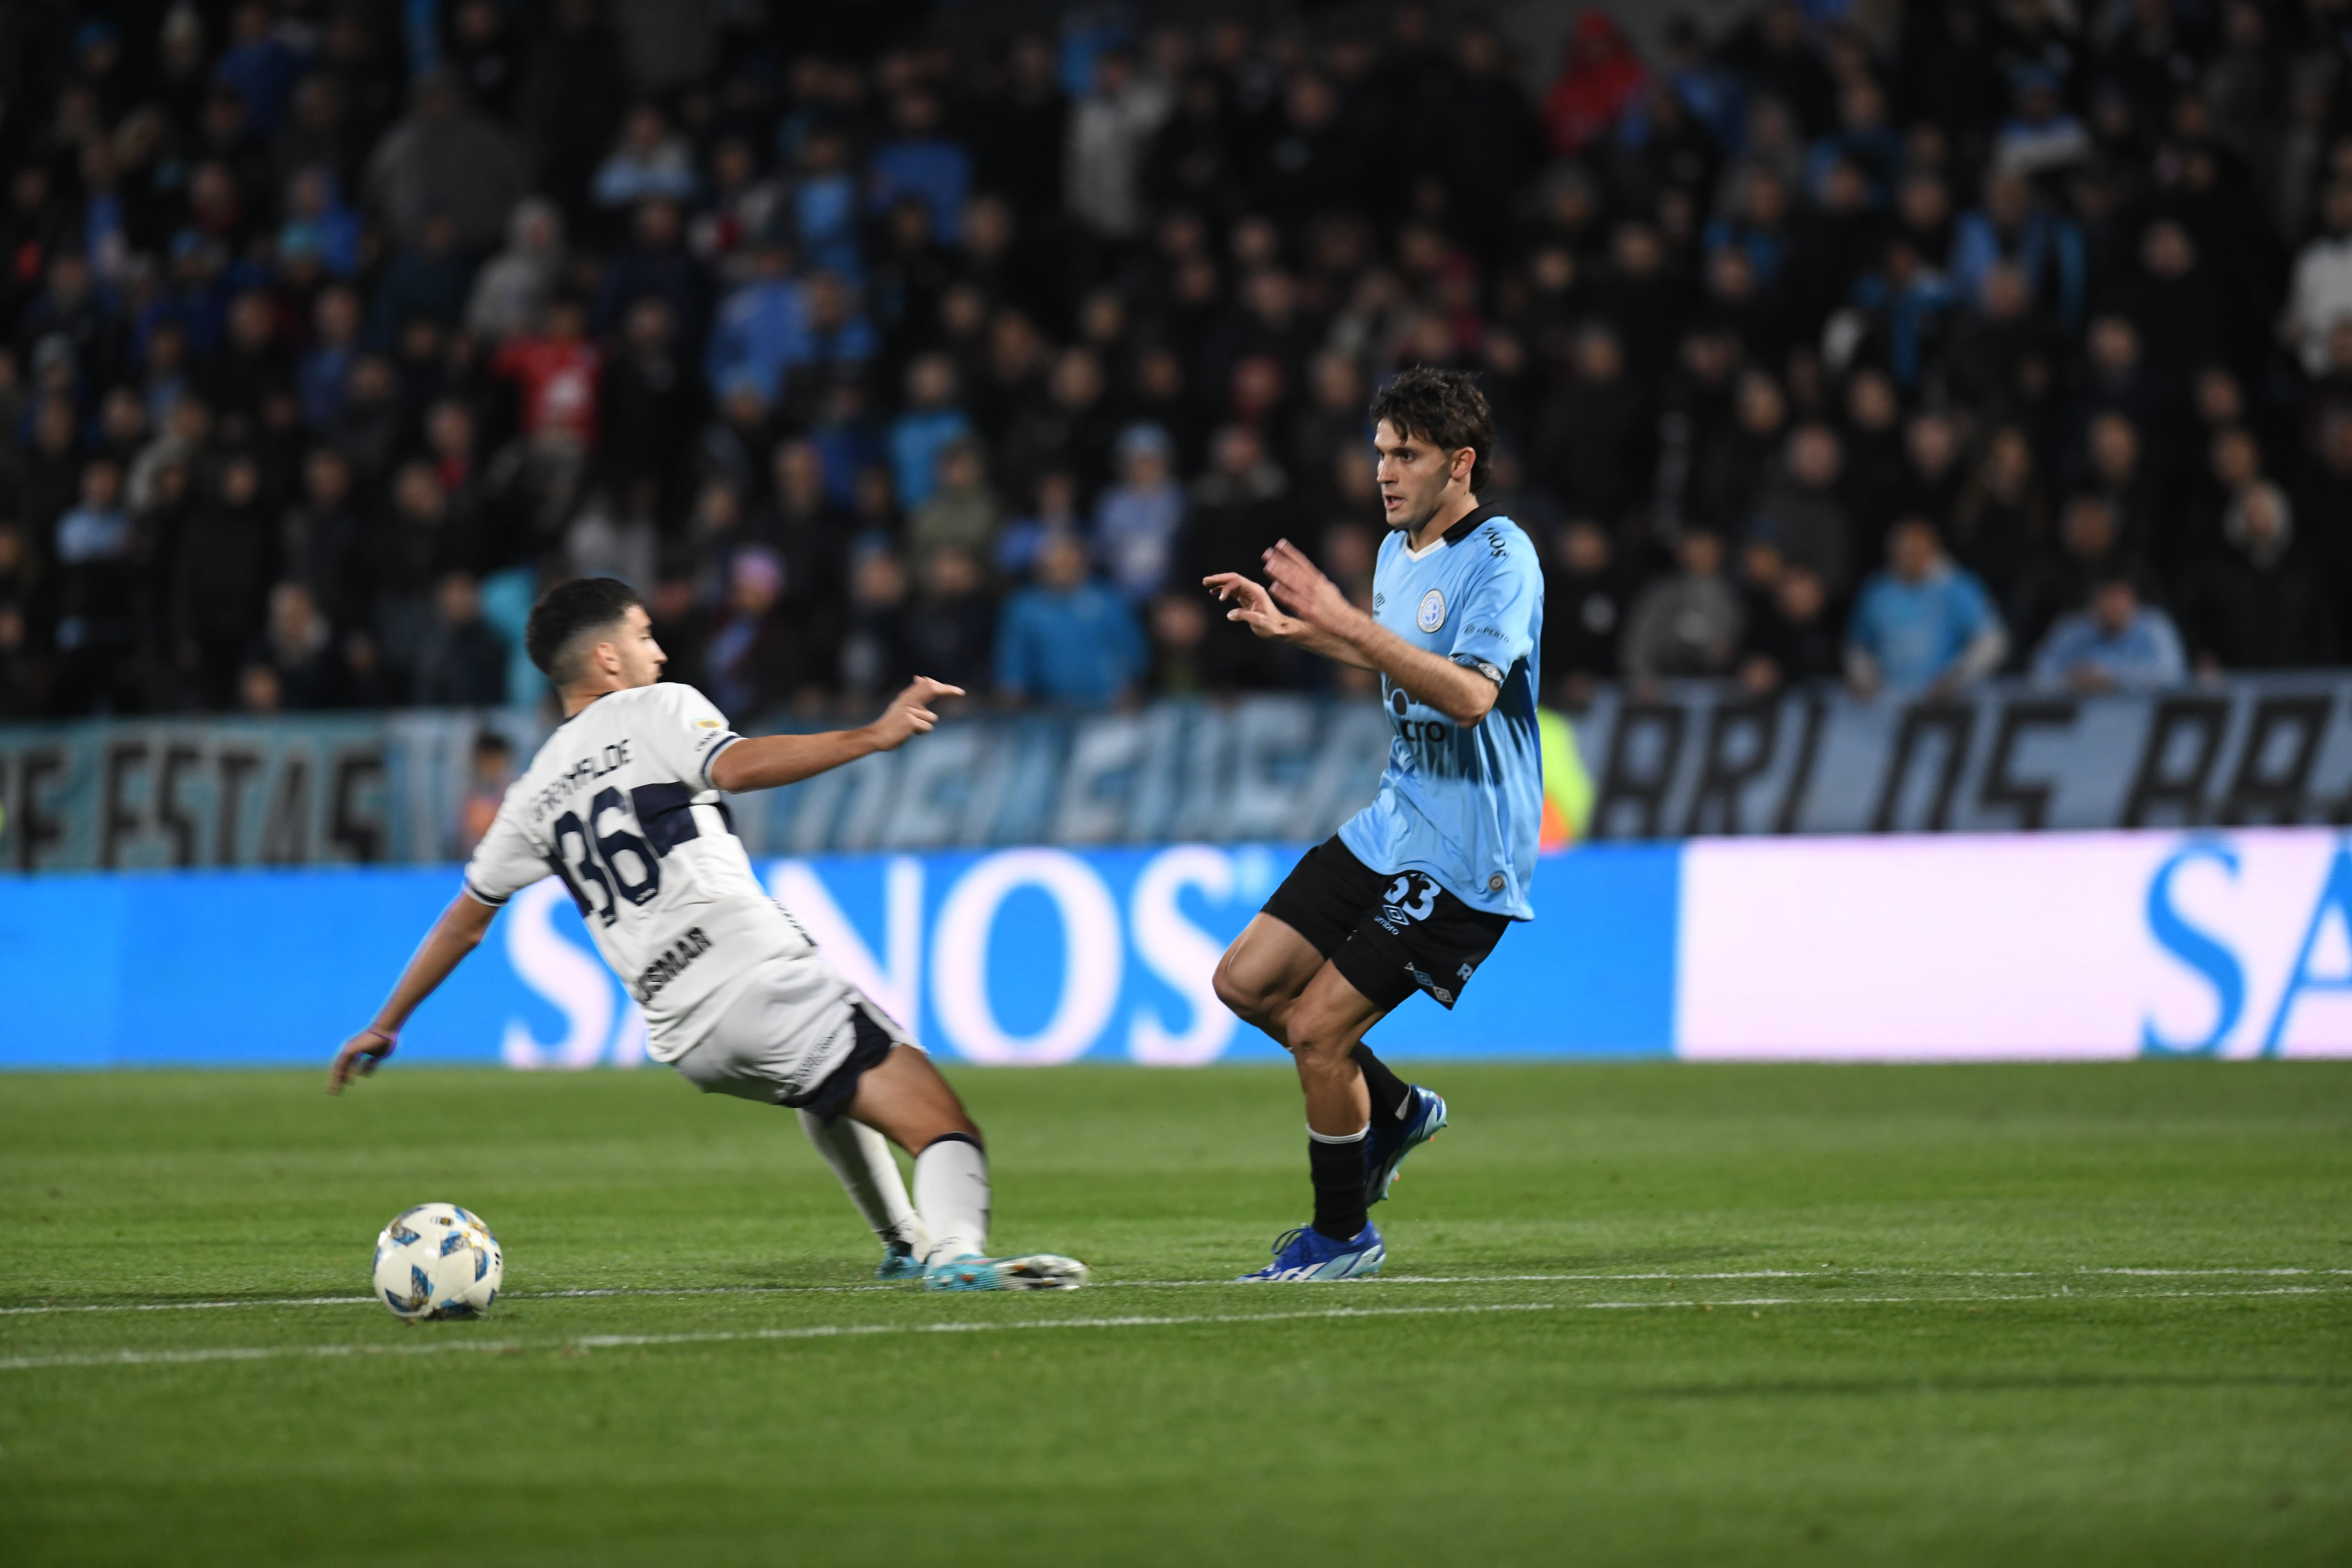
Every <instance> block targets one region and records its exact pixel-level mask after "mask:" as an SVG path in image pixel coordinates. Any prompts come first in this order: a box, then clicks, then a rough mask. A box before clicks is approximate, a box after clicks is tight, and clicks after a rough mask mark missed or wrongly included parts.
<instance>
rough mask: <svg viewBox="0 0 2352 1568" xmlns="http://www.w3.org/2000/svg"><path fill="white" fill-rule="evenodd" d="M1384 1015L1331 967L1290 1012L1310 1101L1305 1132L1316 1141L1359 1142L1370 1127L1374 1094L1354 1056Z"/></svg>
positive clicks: (1294, 1055)
mask: <svg viewBox="0 0 2352 1568" xmlns="http://www.w3.org/2000/svg"><path fill="white" fill-rule="evenodd" d="M1386 1013H1387V1009H1386V1008H1384V1007H1381V1005H1378V1004H1377V1003H1375V1002H1373V1001H1372V1000H1371V999H1370V997H1368V996H1366V995H1365V994H1363V993H1362V992H1360V991H1359V990H1357V989H1356V988H1355V987H1354V986H1353V985H1351V984H1349V983H1348V978H1347V976H1345V975H1343V974H1341V973H1339V970H1338V969H1337V968H1335V967H1333V966H1332V965H1331V964H1328V963H1326V964H1324V965H1323V966H1322V968H1320V969H1318V970H1317V971H1316V973H1315V977H1314V978H1313V979H1312V980H1310V981H1308V982H1307V989H1306V991H1305V992H1304V993H1302V994H1300V995H1299V997H1298V999H1297V1001H1296V1002H1293V1003H1292V1004H1291V1005H1290V1006H1289V1008H1288V1009H1287V1012H1286V1023H1287V1026H1288V1033H1289V1044H1290V1056H1291V1060H1292V1062H1293V1063H1294V1064H1296V1066H1297V1068H1298V1087H1299V1089H1300V1090H1301V1091H1302V1092H1303V1093H1304V1094H1305V1095H1306V1097H1307V1131H1310V1132H1313V1133H1314V1134H1315V1135H1316V1136H1317V1137H1318V1138H1347V1139H1356V1138H1360V1137H1362V1136H1363V1134H1364V1132H1365V1130H1366V1129H1368V1128H1369V1127H1370V1125H1371V1121H1372V1100H1371V1095H1370V1091H1369V1090H1368V1089H1366V1088H1365V1087H1364V1074H1363V1069H1362V1068H1359V1067H1358V1066H1357V1065H1356V1061H1355V1056H1354V1053H1355V1049H1356V1047H1357V1046H1358V1045H1359V1044H1360V1042H1361V1041H1362V1039H1363V1037H1364V1031H1365V1030H1367V1029H1369V1028H1370V1027H1371V1026H1373V1025H1374V1024H1376V1023H1378V1022H1379V1021H1380V1020H1381V1017H1382V1016H1385V1014H1386Z"/></svg>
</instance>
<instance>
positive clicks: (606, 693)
mask: <svg viewBox="0 0 2352 1568" xmlns="http://www.w3.org/2000/svg"><path fill="white" fill-rule="evenodd" d="M658 684H659V682H656V685H658ZM644 689H645V688H643V687H641V686H624V687H622V688H620V689H619V690H614V691H599V692H598V693H596V695H595V696H593V697H591V698H590V699H588V707H587V708H583V709H581V710H580V713H585V712H587V711H588V708H593V707H595V706H596V704H598V703H599V702H602V701H604V699H606V698H607V697H618V696H619V695H620V694H621V692H623V691H642V690H644ZM580 713H574V714H573V715H572V719H577V718H579V717H580ZM572 719H566V720H565V721H563V724H569V723H571V722H572ZM563 724H558V725H557V726H556V728H557V729H559V730H561V729H562V728H563Z"/></svg>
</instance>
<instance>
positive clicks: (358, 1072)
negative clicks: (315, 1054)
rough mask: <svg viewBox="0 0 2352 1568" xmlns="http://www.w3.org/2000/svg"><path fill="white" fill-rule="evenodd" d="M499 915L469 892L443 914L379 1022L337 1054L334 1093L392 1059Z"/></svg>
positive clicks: (331, 1076)
mask: <svg viewBox="0 0 2352 1568" xmlns="http://www.w3.org/2000/svg"><path fill="white" fill-rule="evenodd" d="M498 912H499V911H498V910H494V909H492V908H491V907H490V906H489V905H488V904H485V903H483V902H481V901H480V900H478V899H475V898H473V897H472V896H471V895H469V894H466V893H460V894H458V895H457V897H456V898H454V899H452V900H449V907H448V908H447V909H446V910H442V911H441V918H440V919H439V920H437V921H434V922H433V929H432V930H431V931H427V932H425V941H424V942H421V943H420V944H418V946H417V949H416V952H415V953H414V954H413V955H412V956H411V957H410V958H409V960H408V967H407V968H405V969H404V970H402V971H401V972H400V980H399V982H398V983H397V984H394V986H393V988H392V994H391V995H389V996H387V997H385V998H384V1002H383V1006H381V1007H379V1008H377V1009H376V1015H375V1022H374V1023H373V1024H371V1025H369V1026H367V1027H366V1028H364V1029H362V1030H361V1031H360V1032H359V1033H358V1034H356V1035H353V1036H352V1037H351V1038H350V1039H348V1040H345V1041H344V1042H343V1047H342V1049H341V1050H339V1051H337V1052H336V1053H335V1062H334V1065H333V1066H332V1067H331V1068H328V1069H327V1092H328V1093H329V1094H341V1093H342V1092H343V1085H345V1084H347V1083H349V1082H351V1081H352V1079H355V1078H365V1077H367V1075H368V1074H370V1073H372V1072H373V1071H375V1068H376V1064H377V1063H378V1062H381V1061H382V1060H383V1058H386V1057H388V1056H390V1055H392V1047H393V1046H394V1044H395V1043H396V1042H397V1041H398V1040H399V1038H400V1028H401V1026H402V1025H404V1024H405V1023H407V1022H408V1016H409V1015H410V1014H411V1013H414V1012H415V1011H416V1009H417V1008H418V1007H419V1006H420V1005H422V1004H423V1003H424V1001H425V998H426V997H427V996H430V995H432V994H433V993H434V990H435V988H436V987H437V986H438V985H439V984H441V983H442V982H443V981H444V980H446V979H448V978H449V972H450V971H451V970H453V969H455V968H457V964H458V963H459V962H460V961H461V960H463V959H464V958H465V956H466V955H467V953H469V952H473V951H474V949H476V948H477V947H479V946H480V945H481V942H482V933H483V932H485V931H488V930H489V929H490V921H492V920H494V919H496V918H497V916H498Z"/></svg>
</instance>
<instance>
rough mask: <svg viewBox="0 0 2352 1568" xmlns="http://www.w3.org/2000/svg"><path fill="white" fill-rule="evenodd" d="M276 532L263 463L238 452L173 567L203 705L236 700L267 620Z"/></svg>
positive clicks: (191, 672) (182, 640)
mask: <svg viewBox="0 0 2352 1568" xmlns="http://www.w3.org/2000/svg"><path fill="white" fill-rule="evenodd" d="M274 532H275V531H274V530H273V529H271V528H270V526H269V524H268V521H266V520H265V519H264V517H263V515H262V510H261V469H260V467H259V465H258V464H257V463H256V462H255V461H254V459H253V458H252V457H251V456H250V455H249V454H247V453H243V452H238V453H234V454H232V455H230V456H229V457H228V458H226V460H225V461H224V462H223V463H222V465H221V468H220V474H219V478H218V479H215V481H214V482H213V485H212V487H211V494H210V495H209V496H208V497H207V498H206V499H205V501H204V502H203V503H200V504H199V505H198V506H197V507H196V508H195V510H194V511H193V512H191V513H190V515H189V517H188V520H187V522H186V525H185V528H184V531H183V532H182V534H181V536H180V540H179V546H178V550H177V552H176V557H175V561H174V565H173V583H172V598H171V615H170V622H171V626H172V630H173V637H175V639H176V641H177V644H178V647H179V663H180V668H181V670H182V672H183V673H184V675H185V676H186V677H187V678H188V680H189V682H190V685H191V687H192V688H193V689H194V693H195V700H196V705H197V706H199V707H202V708H207V709H214V710H218V709H224V708H227V707H229V706H231V705H232V703H233V702H234V700H235V698H236V676H237V671H238V668H239V667H240V665H241V663H242V661H243V659H244V657H245V648H246V643H247V639H248V638H249V637H251V636H252V629H253V627H255V626H257V625H259V624H260V621H261V609H262V605H263V601H264V598H265V595H266V591H267V585H268V581H269V558H270V551H271V544H272V542H273V540H272V535H273V533H274Z"/></svg>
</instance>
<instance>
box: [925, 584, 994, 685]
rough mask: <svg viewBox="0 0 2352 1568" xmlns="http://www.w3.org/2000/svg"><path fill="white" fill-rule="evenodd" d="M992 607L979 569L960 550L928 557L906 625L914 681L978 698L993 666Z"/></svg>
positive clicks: (992, 604) (987, 681)
mask: <svg viewBox="0 0 2352 1568" xmlns="http://www.w3.org/2000/svg"><path fill="white" fill-rule="evenodd" d="M995 641H996V604H995V601H994V600H992V599H991V598H990V597H989V595H988V594H987V592H986V589H985V584H984V581H983V579H982V575H981V570H980V563H979V562H977V561H975V560H973V559H972V557H971V555H969V554H967V553H966V552H963V551H961V550H941V551H939V552H936V553H935V554H933V555H932V556H931V558H930V561H929V564H928V565H926V566H925V568H924V571H923V581H922V592H921V594H920V595H919V597H918V598H917V599H916V601H915V613H914V615H913V616H910V617H909V618H908V646H907V657H908V664H909V666H910V667H911V668H912V669H913V672H914V673H915V674H917V675H928V676H929V677H930V678H931V679H934V680H944V681H946V682H947V683H948V684H949V685H950V686H961V687H962V688H963V689H965V690H966V691H968V692H971V693H972V694H974V695H975V696H977V695H979V694H980V693H982V692H984V691H986V690H987V689H988V683H989V679H990V673H991V669H992V666H993V664H994V661H995Z"/></svg>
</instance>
